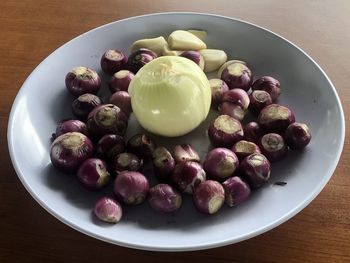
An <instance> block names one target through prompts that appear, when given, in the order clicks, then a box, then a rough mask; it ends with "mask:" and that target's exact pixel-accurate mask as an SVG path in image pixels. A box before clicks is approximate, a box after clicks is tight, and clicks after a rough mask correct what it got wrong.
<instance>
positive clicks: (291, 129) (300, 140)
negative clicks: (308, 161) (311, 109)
mask: <svg viewBox="0 0 350 263" xmlns="http://www.w3.org/2000/svg"><path fill="white" fill-rule="evenodd" d="M284 139H285V141H286V143H287V145H288V146H289V148H291V149H292V150H299V149H303V148H305V147H306V146H307V145H308V144H309V142H310V141H311V133H310V129H309V127H308V126H307V125H306V124H305V123H299V122H295V123H292V124H290V125H289V126H288V128H287V130H286V132H285V134H284Z"/></svg>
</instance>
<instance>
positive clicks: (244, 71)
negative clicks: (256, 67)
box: [220, 61, 253, 91]
mask: <svg viewBox="0 0 350 263" xmlns="http://www.w3.org/2000/svg"><path fill="white" fill-rule="evenodd" d="M220 78H221V79H222V80H223V81H225V82H226V84H227V86H228V87H229V88H230V89H237V88H238V89H243V90H245V91H248V90H249V89H250V86H251V84H252V82H253V76H252V72H251V70H250V69H249V68H248V67H247V65H246V64H243V63H240V62H238V61H237V62H234V63H232V64H228V66H227V67H226V68H225V69H224V70H223V71H222V74H221V76H220Z"/></svg>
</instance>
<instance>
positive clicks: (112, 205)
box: [94, 197, 123, 223]
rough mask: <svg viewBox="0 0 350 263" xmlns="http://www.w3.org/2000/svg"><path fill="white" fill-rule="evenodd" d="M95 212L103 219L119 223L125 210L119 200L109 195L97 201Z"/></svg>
mask: <svg viewBox="0 0 350 263" xmlns="http://www.w3.org/2000/svg"><path fill="white" fill-rule="evenodd" d="M94 214H95V216H96V217H97V218H98V219H100V220H101V221H104V222H107V223H118V222H119V221H120V219H121V218H122V215H123V210H122V207H121V205H120V204H119V203H118V201H117V200H114V199H112V198H109V197H101V198H100V199H98V200H97V202H96V203H95V206H94Z"/></svg>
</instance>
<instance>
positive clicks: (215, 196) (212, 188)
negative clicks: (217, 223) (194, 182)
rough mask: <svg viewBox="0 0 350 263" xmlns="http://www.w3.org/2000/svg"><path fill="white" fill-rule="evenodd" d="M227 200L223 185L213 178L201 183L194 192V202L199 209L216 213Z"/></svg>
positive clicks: (207, 212) (203, 211)
mask: <svg viewBox="0 0 350 263" xmlns="http://www.w3.org/2000/svg"><path fill="white" fill-rule="evenodd" d="M224 201H225V190H224V188H223V186H222V185H221V184H220V183H218V182H216V181H213V180H208V181H204V182H202V183H200V184H199V185H198V187H197V188H196V190H195V191H194V193H193V202H194V205H195V207H196V208H197V210H198V211H200V212H202V213H205V214H215V213H216V212H217V211H219V209H220V208H221V207H222V205H223V204H224Z"/></svg>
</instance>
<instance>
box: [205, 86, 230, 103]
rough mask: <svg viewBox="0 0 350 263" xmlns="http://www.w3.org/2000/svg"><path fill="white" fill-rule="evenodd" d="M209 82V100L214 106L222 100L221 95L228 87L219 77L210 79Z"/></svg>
mask: <svg viewBox="0 0 350 263" xmlns="http://www.w3.org/2000/svg"><path fill="white" fill-rule="evenodd" d="M209 84H210V89H211V102H212V104H213V106H214V107H217V106H218V105H219V104H220V103H221V102H222V96H223V95H224V93H225V92H226V91H228V90H229V88H228V86H227V84H226V83H225V82H224V81H223V80H221V79H210V80H209Z"/></svg>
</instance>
